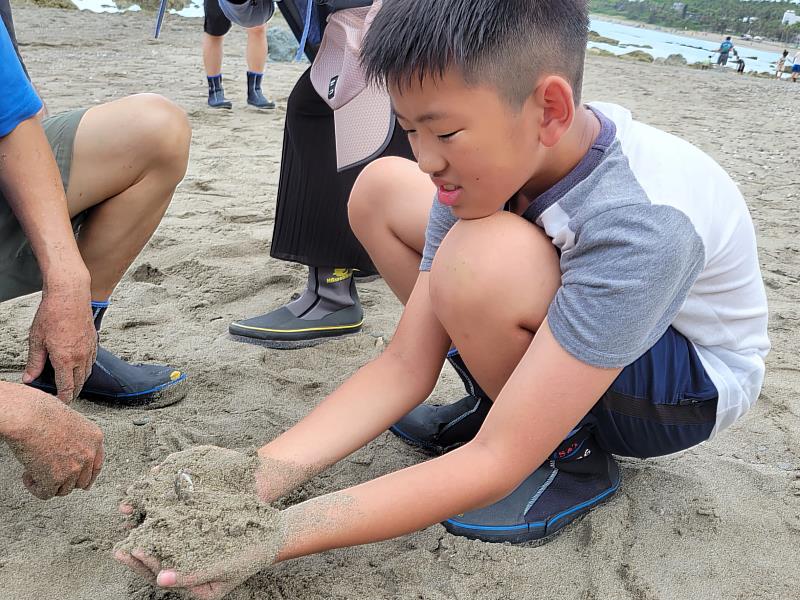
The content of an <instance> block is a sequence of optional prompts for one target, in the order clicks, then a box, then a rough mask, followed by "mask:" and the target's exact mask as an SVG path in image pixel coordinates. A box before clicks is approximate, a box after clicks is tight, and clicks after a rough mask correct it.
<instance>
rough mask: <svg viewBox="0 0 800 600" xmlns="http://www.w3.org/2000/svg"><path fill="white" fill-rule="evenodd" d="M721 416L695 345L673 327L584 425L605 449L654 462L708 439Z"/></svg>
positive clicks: (623, 376) (624, 374) (625, 372)
mask: <svg viewBox="0 0 800 600" xmlns="http://www.w3.org/2000/svg"><path fill="white" fill-rule="evenodd" d="M716 416H717V389H716V388H715V387H714V384H713V382H712V381H711V379H710V378H709V376H708V374H707V373H706V371H705V369H704V368H703V365H702V363H701V362H700V358H699V357H698V356H697V352H696V351H695V349H694V346H693V345H692V344H691V342H690V341H689V340H687V339H686V338H685V337H684V336H683V335H681V334H680V333H678V332H677V331H676V330H675V329H673V328H672V327H670V328H669V329H667V331H666V333H665V334H664V335H663V336H662V337H661V339H659V340H658V342H656V344H655V345H654V346H653V347H652V348H650V350H648V351H647V352H646V353H645V354H644V355H643V356H641V357H640V358H639V359H638V360H636V362H634V363H632V364H630V365H628V366H627V367H625V368H624V369H623V370H622V373H620V375H619V377H617V379H616V380H615V381H614V383H613V384H612V385H611V387H610V388H609V389H608V391H607V392H606V393H605V394H604V395H603V397H602V398H600V400H599V402H598V403H597V404H596V405H595V406H594V408H592V410H591V412H590V413H589V414H588V415H586V417H584V419H583V421H582V422H581V425H583V426H585V427H589V428H591V429H592V430H593V433H594V436H595V438H596V439H597V441H598V443H599V444H600V445H601V446H602V447H603V449H604V450H606V451H608V452H611V453H612V454H617V455H619V456H634V457H637V458H648V457H652V456H663V455H665V454H671V453H673V452H679V451H680V450H685V449H686V448H690V447H692V446H695V445H697V444H699V443H700V442H704V441H706V440H707V439H708V438H709V436H710V435H711V431H712V430H713V429H714V424H715V423H716Z"/></svg>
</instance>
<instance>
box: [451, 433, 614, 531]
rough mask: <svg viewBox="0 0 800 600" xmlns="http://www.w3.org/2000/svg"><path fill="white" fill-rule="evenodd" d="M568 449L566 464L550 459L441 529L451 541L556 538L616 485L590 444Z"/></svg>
mask: <svg viewBox="0 0 800 600" xmlns="http://www.w3.org/2000/svg"><path fill="white" fill-rule="evenodd" d="M570 444H571V446H569V447H571V449H572V452H571V453H569V455H568V456H567V457H566V458H563V459H562V458H558V459H556V458H551V459H550V460H548V461H547V462H546V463H545V464H543V465H542V466H541V467H539V468H538V469H536V471H534V472H533V473H532V474H531V475H530V476H529V477H528V478H527V479H525V481H523V482H522V484H520V486H519V487H518V488H517V489H515V490H514V491H513V492H512V493H511V494H509V495H508V496H506V497H505V498H503V499H502V500H500V501H499V502H496V503H495V504H492V505H490V506H487V507H486V508H482V509H479V510H475V511H471V512H468V513H465V514H462V515H457V516H455V517H453V518H451V519H448V520H447V521H445V522H444V523H442V525H444V527H445V529H447V531H449V532H450V533H452V534H453V535H459V536H463V537H467V538H469V539H475V540H482V541H484V542H510V543H523V542H535V541H539V542H543V541H546V540H547V538H550V537H551V536H554V535H555V534H557V533H560V532H561V531H562V530H563V528H564V527H565V526H566V525H568V524H569V523H571V522H572V521H574V520H575V519H577V518H578V517H580V516H581V515H583V514H585V513H587V512H589V511H590V510H592V509H593V508H595V507H597V506H599V505H600V504H602V503H603V502H605V501H606V500H608V499H610V498H611V497H612V496H613V495H614V493H615V492H616V491H617V489H618V488H619V485H620V473H619V467H618V465H617V463H616V461H615V460H614V459H613V458H612V457H611V455H610V454H608V453H607V452H605V451H603V450H601V449H600V448H598V447H597V445H596V444H595V443H594V442H593V440H592V439H591V438H589V439H587V440H583V441H582V442H581V443H579V444H576V443H573V442H570ZM557 454H558V453H557ZM561 454H562V455H563V454H564V453H563V451H562V452H561ZM554 456H555V455H554Z"/></svg>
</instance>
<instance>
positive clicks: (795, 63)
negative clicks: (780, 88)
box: [792, 50, 800, 83]
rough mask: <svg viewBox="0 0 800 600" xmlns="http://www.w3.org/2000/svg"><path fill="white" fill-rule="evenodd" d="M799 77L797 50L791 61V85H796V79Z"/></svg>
mask: <svg viewBox="0 0 800 600" xmlns="http://www.w3.org/2000/svg"><path fill="white" fill-rule="evenodd" d="M798 75H800V50H798V51H797V52H796V53H795V55H794V58H793V59H792V83H797V77H798Z"/></svg>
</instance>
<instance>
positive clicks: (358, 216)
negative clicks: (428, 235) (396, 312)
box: [348, 157, 436, 304]
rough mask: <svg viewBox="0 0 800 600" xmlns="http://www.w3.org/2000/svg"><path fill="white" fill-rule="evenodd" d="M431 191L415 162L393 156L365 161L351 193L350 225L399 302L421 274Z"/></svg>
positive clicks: (428, 179)
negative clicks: (366, 162)
mask: <svg viewBox="0 0 800 600" xmlns="http://www.w3.org/2000/svg"><path fill="white" fill-rule="evenodd" d="M435 194H436V186H434V185H433V182H431V180H430V177H428V176H427V175H425V174H424V173H423V172H422V171H420V170H419V167H417V165H416V163H413V162H411V161H410V160H406V159H403V158H397V157H390V158H382V159H379V160H376V161H375V162H374V163H372V164H370V165H368V166H367V167H366V168H365V169H364V170H363V171H362V172H361V175H359V177H358V179H357V180H356V183H355V185H354V186H353V192H352V193H351V194H350V202H349V204H348V211H349V215H350V227H351V228H352V229H353V233H355V234H356V237H357V238H358V239H359V241H360V242H361V244H362V245H363V246H364V248H365V249H366V250H367V252H368V253H369V255H370V258H371V259H372V262H373V263H375V266H376V267H377V268H378V271H379V272H380V274H381V276H382V277H383V278H384V279H385V280H386V283H387V284H389V287H390V288H392V291H393V292H394V294H395V296H397V298H398V300H400V302H402V303H403V304H405V303H406V302H407V301H408V297H409V296H410V295H411V290H412V289H413V288H414V284H415V283H416V281H417V277H418V276H419V263H420V261H421V260H422V250H423V248H424V246H425V226H426V225H427V222H428V213H430V210H431V204H432V203H433V199H434V196H435Z"/></svg>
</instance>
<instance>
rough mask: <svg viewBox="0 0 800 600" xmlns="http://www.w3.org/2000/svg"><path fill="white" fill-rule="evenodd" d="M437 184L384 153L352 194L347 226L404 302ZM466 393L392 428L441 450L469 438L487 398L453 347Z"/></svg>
mask: <svg viewBox="0 0 800 600" xmlns="http://www.w3.org/2000/svg"><path fill="white" fill-rule="evenodd" d="M435 193H436V188H435V186H434V185H433V183H432V182H431V180H430V178H429V177H428V176H427V175H425V174H424V173H422V172H421V171H420V170H419V168H418V167H417V165H416V163H414V162H412V161H410V160H406V159H402V158H396V157H393V158H384V159H380V160H377V161H375V162H374V163H372V164H370V165H369V166H368V167H366V168H365V169H364V171H363V172H362V173H361V175H360V176H359V178H358V180H356V183H355V185H354V187H353V192H352V194H351V195H350V203H349V214H350V225H351V227H352V229H353V232H354V233H355V234H356V236H357V237H358V238H359V241H360V242H361V243H362V244H363V246H364V248H366V250H367V252H368V253H369V255H370V258H371V259H372V261H373V263H374V264H375V266H376V267H377V268H378V270H379V272H380V273H381V275H382V276H383V278H384V279H385V280H386V282H387V283H388V284H389V287H391V288H392V291H393V292H394V293H395V295H396V296H397V298H398V299H399V300H400V301H401V302H402V303H403V304H405V303H406V301H407V300H408V297H409V295H410V294H411V290H412V289H413V287H414V285H415V284H416V281H417V277H418V275H419V265H420V261H421V259H422V252H423V248H424V245H425V228H426V225H427V222H428V214H429V213H430V210H431V205H432V203H433V202H434V196H435ZM448 361H449V362H450V365H451V366H452V367H453V369H454V370H455V371H456V373H457V374H458V376H459V377H460V378H461V381H462V382H463V384H464V388H465V390H466V392H467V395H466V396H464V397H463V398H461V399H460V400H458V401H456V402H453V403H452V404H445V405H440V404H423V405H421V406H418V407H417V408H415V409H414V410H413V411H411V412H410V413H409V414H408V415H406V416H405V417H403V418H402V419H401V420H400V421H398V422H397V423H395V425H393V426H392V427H391V428H390V430H391V432H392V433H394V434H395V435H397V436H399V437H400V438H401V439H403V440H404V441H406V442H408V443H409V444H411V445H413V446H416V447H419V448H423V449H425V450H427V451H430V452H433V453H437V454H441V453H443V452H446V451H448V450H451V449H453V448H456V447H458V446H460V445H463V444H465V443H466V442H468V441H469V440H471V439H472V438H473V437H474V436H475V434H476V433H477V431H478V429H480V426H481V424H482V423H483V420H484V418H485V417H486V415H487V414H488V411H489V407H490V406H491V400H489V398H488V396H487V395H486V393H485V392H484V391H483V390H482V389H481V388H480V386H479V385H478V384H477V383H476V382H475V380H474V379H473V377H472V375H471V374H470V372H469V370H468V369H467V367H466V365H465V364H464V361H463V359H462V358H461V356H460V354H459V353H458V351H457V350H455V349H453V350H451V351H450V353H449V354H448Z"/></svg>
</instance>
